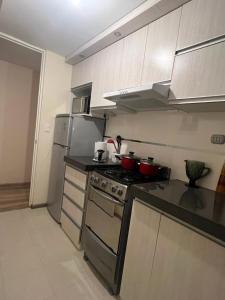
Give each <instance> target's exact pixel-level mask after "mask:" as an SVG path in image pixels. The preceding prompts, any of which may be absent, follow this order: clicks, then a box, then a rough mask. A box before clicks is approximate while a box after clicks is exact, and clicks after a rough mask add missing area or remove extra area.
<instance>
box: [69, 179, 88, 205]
mask: <svg viewBox="0 0 225 300" xmlns="http://www.w3.org/2000/svg"><path fill="white" fill-rule="evenodd" d="M64 194H66V195H67V196H68V197H69V198H71V199H72V200H73V201H74V202H75V203H76V204H77V205H78V206H80V207H81V208H83V207H84V198H85V193H84V192H82V191H80V190H78V189H77V188H76V187H75V186H73V185H72V184H70V183H69V182H67V181H66V180H65V184H64Z"/></svg>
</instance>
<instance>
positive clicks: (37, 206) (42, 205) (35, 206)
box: [30, 203, 47, 209]
mask: <svg viewBox="0 0 225 300" xmlns="http://www.w3.org/2000/svg"><path fill="white" fill-rule="evenodd" d="M42 207H47V203H42V204H31V206H30V208H31V209H34V208H42Z"/></svg>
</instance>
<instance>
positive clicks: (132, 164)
mask: <svg viewBox="0 0 225 300" xmlns="http://www.w3.org/2000/svg"><path fill="white" fill-rule="evenodd" d="M117 158H119V159H120V160H121V165H122V167H123V168H124V169H125V170H129V171H133V170H136V169H137V168H138V163H139V162H140V158H138V157H137V156H135V155H134V152H129V154H127V155H124V156H122V157H120V156H117Z"/></svg>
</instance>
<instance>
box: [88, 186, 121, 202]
mask: <svg viewBox="0 0 225 300" xmlns="http://www.w3.org/2000/svg"><path fill="white" fill-rule="evenodd" d="M91 189H92V190H93V191H94V192H95V193H96V194H98V195H99V196H101V197H103V198H105V199H107V200H108V201H110V202H112V203H114V204H116V205H119V206H124V204H123V203H122V202H120V201H117V200H115V199H113V198H112V197H110V196H109V195H108V194H106V193H104V192H101V191H99V190H98V189H96V188H94V187H93V186H91Z"/></svg>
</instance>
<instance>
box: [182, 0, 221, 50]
mask: <svg viewBox="0 0 225 300" xmlns="http://www.w3.org/2000/svg"><path fill="white" fill-rule="evenodd" d="M224 13H225V1H224V0H192V1H190V2H188V3H187V4H185V5H184V6H183V10H182V17H181V23H180V31H179V39H178V47H177V49H182V48H186V47H190V46H193V45H195V44H198V43H201V42H205V41H207V40H210V39H213V38H216V37H219V36H222V35H225V17H224Z"/></svg>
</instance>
